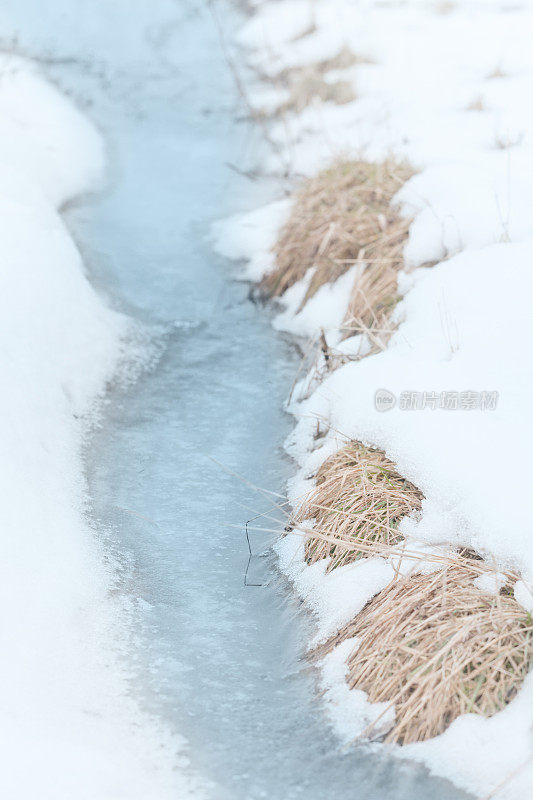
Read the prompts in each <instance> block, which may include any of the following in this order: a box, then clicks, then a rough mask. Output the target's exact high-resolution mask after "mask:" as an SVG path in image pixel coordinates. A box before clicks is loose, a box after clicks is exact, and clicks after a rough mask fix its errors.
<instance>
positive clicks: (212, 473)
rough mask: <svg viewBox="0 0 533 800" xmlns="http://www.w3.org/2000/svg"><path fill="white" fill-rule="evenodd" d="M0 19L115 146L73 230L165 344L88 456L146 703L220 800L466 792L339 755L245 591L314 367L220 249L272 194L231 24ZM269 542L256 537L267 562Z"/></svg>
mask: <svg viewBox="0 0 533 800" xmlns="http://www.w3.org/2000/svg"><path fill="white" fill-rule="evenodd" d="M214 15H215V16H214ZM2 16H3V17H4V18H5V19H7V20H8V21H9V22H8V29H9V30H10V31H16V32H18V40H17V42H16V46H17V47H18V49H20V50H22V51H26V52H28V53H30V54H32V55H34V56H39V57H40V58H41V61H42V63H43V67H44V69H45V70H46V71H47V72H48V74H50V75H51V77H52V78H53V79H54V80H56V81H57V82H58V84H59V85H60V86H61V87H62V88H63V89H65V90H67V91H68V92H69V93H70V94H72V95H73V97H74V98H75V99H76V100H77V101H78V102H79V103H80V104H81V105H82V106H84V107H85V108H86V110H87V112H88V113H90V114H91V115H92V117H93V119H94V120H95V121H96V122H97V124H98V125H100V127H101V128H102V130H103V131H104V133H105V135H106V137H107V139H108V141H109V145H110V158H111V168H110V174H111V178H110V186H109V188H108V190H107V191H105V192H104V193H102V194H101V195H100V196H98V197H96V198H90V199H88V200H86V201H85V202H84V203H83V204H81V205H78V206H77V207H76V208H75V209H74V210H71V212H70V213H69V223H70V225H71V227H72V228H73V230H74V233H75V235H76V237H77V239H78V241H79V242H80V245H81V246H82V248H83V250H84V252H85V255H86V261H87V264H88V269H89V271H90V275H91V279H92V280H93V282H94V283H95V284H96V285H97V286H98V287H99V289H100V290H101V291H102V292H103V293H105V294H106V295H107V296H108V298H109V301H110V302H111V303H112V304H113V305H114V306H115V307H117V308H120V309H122V310H124V311H127V313H129V314H130V315H132V316H133V317H136V318H138V319H139V320H140V321H142V323H143V324H145V325H147V326H148V327H149V328H150V329H151V330H153V331H154V336H157V337H159V339H160V341H161V342H162V344H163V349H162V354H161V357H160V358H159V361H158V362H157V364H156V365H155V367H154V368H153V369H152V370H151V371H149V372H146V373H144V374H143V375H142V376H141V377H140V378H139V380H138V381H137V382H136V384H135V385H134V386H132V387H130V388H129V389H128V390H124V389H122V390H121V389H119V388H115V389H114V390H113V391H112V392H111V395H110V403H109V405H108V408H107V412H106V415H105V419H104V421H103V426H102V428H101V430H100V431H98V432H97V434H96V435H95V437H94V441H93V443H92V447H91V450H90V455H89V463H88V473H89V481H90V487H91V496H92V504H93V507H94V516H95V519H96V520H97V522H98V525H99V528H100V530H101V531H102V534H103V535H104V536H105V538H106V541H107V542H108V547H109V548H110V549H111V550H112V552H113V553H114V554H115V555H117V557H118V559H119V560H120V562H121V563H122V564H123V565H124V575H123V577H122V578H121V591H123V592H124V593H127V594H128V595H129V597H131V598H132V600H133V601H134V603H135V607H136V609H137V610H136V620H137V634H138V635H137V637H136V641H135V643H134V645H133V649H134V652H133V653H132V655H131V660H132V664H133V665H134V671H135V674H136V679H135V686H134V691H135V692H136V694H137V695H138V696H139V697H140V698H141V702H142V703H143V705H144V706H145V707H146V708H148V709H150V710H151V711H154V712H155V713H157V714H158V715H160V716H161V717H162V718H163V719H164V720H165V721H166V722H167V723H168V724H169V725H170V726H171V727H172V728H173V729H175V730H176V731H178V732H180V733H182V734H184V735H185V736H186V738H187V740H188V755H189V757H190V760H191V769H192V770H194V772H196V773H197V774H199V775H200V776H203V777H205V778H207V779H209V780H210V781H212V782H213V790H212V793H211V796H212V798H213V800H256V799H258V798H270V800H291V799H292V798H300V797H301V798H306V800H324V798H332V799H333V798H335V800H343V799H346V800H352V799H353V800H356V799H357V800H367V799H368V800H407V799H408V800H427V798H428V797H430V796H431V797H432V799H433V800H452V799H453V800H458V799H459V798H461V797H464V795H463V794H461V793H460V792H458V791H457V790H456V789H454V788H453V787H452V786H450V784H448V783H446V782H444V781H441V780H437V779H433V778H430V777H429V776H428V775H427V773H426V772H425V771H424V770H423V769H421V768H420V767H418V766H416V765H411V764H401V763H399V762H397V761H396V760H393V759H391V758H390V757H388V756H387V755H386V754H382V755H379V754H376V753H373V752H371V751H369V750H368V749H365V748H363V747H360V748H353V749H350V750H346V749H342V748H341V747H340V746H339V744H338V742H337V741H336V740H335V738H334V737H333V735H332V734H331V733H330V731H329V729H328V727H327V723H326V720H325V717H324V715H323V710H322V708H321V704H320V701H319V700H318V699H317V698H316V693H315V685H314V675H313V672H312V670H310V669H309V668H306V667H305V665H304V664H303V662H302V660H301V658H300V656H301V649H302V643H303V642H304V640H305V633H306V629H307V627H308V626H309V625H310V621H309V620H308V619H307V617H306V616H305V615H304V614H303V613H302V612H301V611H300V609H299V607H298V604H297V603H296V602H295V600H294V598H292V597H291V594H290V590H289V588H288V587H287V586H286V585H285V583H284V582H283V580H281V579H280V578H279V576H276V572H275V565H274V564H273V563H272V559H271V558H270V557H269V556H268V555H267V556H266V557H264V558H261V557H260V555H256V556H255V557H254V559H253V560H252V564H251V571H250V575H249V579H250V581H251V582H253V583H259V584H266V585H263V586H260V587H258V586H249V587H245V586H244V585H243V575H244V570H245V567H246V563H247V550H246V543H245V539H244V533H243V526H244V522H245V520H246V519H248V518H250V517H252V516H253V515H254V514H256V513H259V512H264V511H267V510H268V509H269V507H270V502H269V501H268V499H267V498H265V496H264V495H261V494H260V493H258V492H257V491H255V490H254V489H253V488H252V487H251V486H250V484H252V485H254V486H259V487H262V488H263V489H268V490H272V491H274V492H279V491H282V490H283V486H284V481H285V479H286V478H287V476H288V475H289V474H290V472H291V465H290V463H288V461H287V460H286V458H285V457H284V455H283V452H282V442H283V439H284V437H285V436H286V434H287V433H288V431H289V429H290V424H291V422H290V420H289V419H288V418H287V417H286V416H284V414H283V412H282V410H281V409H282V403H283V399H284V397H285V395H286V393H287V391H288V388H289V386H290V384H291V381H292V379H293V376H294V372H295V369H296V366H297V356H296V354H295V352H294V350H293V348H292V345H291V344H290V343H289V342H287V341H286V340H284V339H283V338H280V336H279V335H277V334H275V333H274V332H273V330H272V329H271V327H270V324H269V318H268V312H266V311H265V310H261V309H258V308H256V307H255V306H254V305H253V304H252V303H251V302H250V301H249V300H248V289H247V287H246V286H245V285H243V284H241V283H237V282H235V281H234V280H232V277H231V276H232V270H233V267H232V266H231V265H229V264H227V263H224V262H223V261H221V260H220V259H219V258H217V257H216V256H215V255H214V254H213V253H212V252H211V250H210V247H209V244H208V240H207V233H208V230H209V225H210V222H211V220H212V219H214V218H217V217H221V216H224V215H226V214H228V213H231V212H233V211H235V210H236V209H238V208H241V207H246V206H247V205H248V206H249V205H251V204H253V203H257V202H258V200H259V197H258V189H257V188H256V187H254V185H253V184H252V183H250V182H249V181H248V180H247V179H245V178H243V177H242V176H240V175H239V174H238V173H237V172H236V171H235V169H233V168H232V167H231V166H230V165H234V166H240V165H243V164H244V163H245V162H246V154H247V153H249V152H250V150H253V148H254V137H257V132H254V130H253V129H252V128H251V126H250V125H249V123H247V122H246V121H245V120H243V119H242V116H243V110H244V109H243V104H242V101H241V100H240V98H239V96H238V92H237V91H236V88H235V85H234V81H233V77H232V74H231V70H230V69H229V68H228V64H227V61H226V58H225V57H224V55H223V48H222V47H221V42H220V26H222V28H223V29H224V30H225V31H227V35H229V36H230V35H231V28H232V25H233V24H234V22H235V20H234V12H231V13H230V11H229V8H228V6H226V5H222V4H214V5H212V6H208V5H206V4H205V3H202V2H195V1H194V0H189V1H184V0H180V2H170V0H158V2H148V0H145V2H141V1H140V0H129V1H128V2H126V0H124V1H123V2H120V0H114V1H113V2H111V1H110V0H91V1H90V2H89V0H87V1H86V2H85V1H84V0H48V2H47V3H46V4H43V3H42V0H4V2H3V4H2V10H1V11H0V23H2ZM215 17H216V18H217V19H218V23H217V24H215ZM4 30H6V27H5V26H4ZM7 44H8V45H9V44H10V43H9V42H8V43H7ZM260 191H261V192H264V190H263V189H260ZM247 482H248V483H247ZM267 544H268V540H267V539H266V538H263V539H261V538H258V535H257V534H254V539H253V547H254V551H255V553H257V554H260V553H261V552H265V548H266V546H267Z"/></svg>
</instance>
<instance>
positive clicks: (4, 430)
mask: <svg viewBox="0 0 533 800" xmlns="http://www.w3.org/2000/svg"><path fill="white" fill-rule="evenodd" d="M0 73H1V74H0V78H1V79H0V302H1V304H2V307H1V314H0V327H1V333H0V342H1V344H0V349H1V353H2V391H1V395H0V429H1V430H0V440H1V442H2V456H1V458H0V472H1V485H2V502H1V504H0V530H1V542H2V547H1V552H2V557H1V563H2V579H1V580H0V618H1V619H0V628H1V631H2V641H3V645H2V658H1V664H0V686H1V688H0V695H1V708H2V713H1V721H0V730H1V736H2V769H1V772H0V794H1V795H2V797H5V798H17V800H19V799H20V800H25V799H26V798H27V799H28V800H30V798H31V800H33V799H34V798H36V797H39V798H42V800H45V799H46V800H72V798H81V797H84V798H87V799H88V800H111V798H113V800H119V798H124V800H125V799H126V798H127V799H128V800H132V799H133V798H139V800H141V798H142V800H148V798H153V800H161V798H164V797H169V798H170V797H176V796H178V795H179V796H180V797H183V796H186V794H187V791H188V790H187V787H186V785H185V782H184V781H182V780H181V779H180V777H179V775H178V774H177V773H176V772H175V771H174V768H175V763H176V751H177V748H178V746H179V745H180V743H179V742H177V741H176V740H174V739H172V737H171V736H170V734H169V733H168V732H167V731H164V730H158V728H157V726H156V724H155V723H154V722H152V721H151V720H150V719H148V718H146V717H145V715H144V714H142V713H141V712H140V711H139V710H138V708H137V706H136V704H135V703H134V701H133V700H132V699H130V697H129V696H128V694H129V688H128V676H127V674H126V672H125V671H124V668H123V667H122V666H121V664H120V660H119V656H118V654H117V649H118V647H119V643H120V638H121V633H120V625H121V620H122V622H124V620H125V617H124V615H123V610H122V609H121V608H120V606H119V603H118V602H117V601H112V600H111V599H110V597H109V589H110V586H111V579H112V576H111V575H110V574H109V571H108V568H106V567H105V566H104V558H103V553H102V552H101V550H100V546H99V545H98V543H97V539H96V536H95V534H94V532H93V531H92V530H91V529H90V527H89V525H88V522H87V521H86V519H85V517H84V492H85V485H84V478H83V463H82V459H81V449H82V445H83V439H84V435H85V433H86V431H87V425H88V419H89V418H90V416H91V412H92V410H93V406H94V403H95V401H96V400H97V398H98V397H99V396H100V395H101V394H102V392H103V390H104V388H105V384H106V381H107V380H108V379H109V378H110V377H111V376H112V374H113V372H114V370H115V368H116V366H117V362H118V359H119V357H120V355H121V340H122V337H123V336H124V334H125V333H126V331H127V329H128V323H127V320H126V319H125V318H124V317H122V316H121V315H119V314H117V313H115V312H113V311H111V310H110V309H108V308H106V307H105V306H104V305H103V303H102V301H101V300H100V299H99V298H98V297H97V295H96V294H95V292H94V291H93V289H92V288H91V286H90V284H89V283H88V281H87V278H86V277H85V274H84V269H83V264H82V261H81V257H80V253H79V251H78V249H77V248H76V245H75V244H74V242H73V240H72V238H71V237H70V235H69V233H68V231H67V229H66V227H65V224H64V222H63V220H62V218H61V216H60V215H59V213H58V211H59V208H60V207H61V206H62V204H63V203H65V202H66V201H68V200H69V199H71V198H72V197H73V196H74V195H76V194H78V193H80V192H82V191H84V190H86V189H88V188H90V187H91V186H94V185H95V181H97V180H98V178H99V176H100V173H101V169H102V164H103V147H102V141H101V139H100V137H99V135H98V134H97V133H96V131H95V130H94V129H93V128H92V126H91V125H90V124H89V123H88V122H87V121H86V120H85V118H84V117H82V116H81V114H80V113H79V112H78V111H77V110H76V109H75V108H74V107H73V106H72V105H71V104H70V102H68V101H67V100H66V99H64V98H63V97H62V96H61V95H60V94H59V92H58V91H57V90H56V89H55V88H53V87H52V86H50V85H49V84H47V83H46V82H45V81H44V80H42V79H41V78H40V77H39V76H38V74H37V73H36V72H35V70H34V69H33V68H32V66H31V65H30V64H29V63H27V62H25V61H22V60H19V59H18V58H14V57H8V56H5V55H4V56H2V58H1V60H0Z"/></svg>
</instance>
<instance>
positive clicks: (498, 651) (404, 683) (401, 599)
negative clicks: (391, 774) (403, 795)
mask: <svg viewBox="0 0 533 800" xmlns="http://www.w3.org/2000/svg"><path fill="white" fill-rule="evenodd" d="M472 563H474V562H472ZM475 576H476V571H475V570H473V569H472V568H471V564H470V563H469V562H468V560H464V561H463V560H462V559H461V558H460V556H458V557H457V560H456V562H455V563H452V564H450V565H448V566H446V567H445V568H443V569H440V570H439V571H438V572H436V573H433V574H431V575H429V576H428V575H419V576H416V577H409V578H403V579H398V580H395V581H394V582H393V583H391V584H390V585H389V586H387V587H386V588H385V589H384V590H383V591H382V592H380V593H379V594H378V595H376V597H374V598H373V599H372V600H371V601H370V602H369V603H368V604H367V605H366V606H365V608H364V609H363V611H362V612H361V613H360V614H359V615H358V616H357V617H356V618H355V619H354V620H353V621H352V622H351V623H349V624H348V625H346V626H345V627H344V628H343V629H342V630H341V631H339V633H338V634H336V636H334V637H332V638H331V639H330V640H329V641H328V642H327V643H326V644H325V645H324V646H322V647H321V648H320V650H319V651H317V655H322V654H325V653H326V652H329V651H330V650H332V649H333V648H334V647H335V646H336V645H337V644H339V643H340V642H341V641H344V640H345V639H348V638H351V637H354V636H355V637H357V639H358V646H357V648H356V649H355V650H354V651H353V652H352V654H351V655H350V657H349V659H348V675H347V681H348V684H349V686H350V688H351V689H353V688H357V689H362V690H364V691H365V692H367V693H368V698H369V700H370V701H371V702H386V703H388V704H389V705H388V707H390V706H394V709H395V722H394V725H393V727H392V728H391V730H390V731H389V733H388V735H387V741H390V742H398V743H400V744H407V743H409V742H417V741H424V740H425V739H429V738H431V737H433V736H437V735H438V734H440V733H442V732H443V731H444V730H445V729H446V728H447V727H448V725H450V723H451V722H452V721H453V720H454V719H456V717H458V716H459V715H460V714H465V713H474V714H481V715H483V716H486V717H489V716H491V715H492V714H494V713H496V712H497V711H499V710H501V709H502V708H503V707H504V706H505V705H506V704H507V703H509V701H510V700H512V698H513V697H514V696H515V694H516V692H517V690H518V688H519V687H520V685H521V683H522V681H523V680H524V678H525V676H526V674H527V672H528V670H529V667H530V665H531V662H532V656H533V650H532V642H531V635H532V631H533V625H532V622H531V618H530V616H529V615H528V614H526V612H525V611H524V609H523V608H522V607H521V606H520V605H519V604H518V603H517V602H516V601H515V600H514V598H513V597H511V596H510V587H504V589H503V590H502V591H501V593H500V594H498V595H491V594H488V593H486V592H483V591H481V590H480V589H478V588H477V587H476V586H474V584H473V578H474V577H475ZM374 725H375V723H374ZM371 727H372V726H371ZM367 733H368V734H369V735H371V734H372V730H371V729H369V730H368V731H367Z"/></svg>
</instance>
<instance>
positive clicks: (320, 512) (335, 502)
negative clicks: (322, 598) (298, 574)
mask: <svg viewBox="0 0 533 800" xmlns="http://www.w3.org/2000/svg"><path fill="white" fill-rule="evenodd" d="M421 502H422V493H421V492H420V491H419V490H418V489H417V488H416V487H415V486H413V484H412V483H410V482H409V481H407V480H405V478H402V476H401V475H400V474H399V473H398V472H397V470H396V467H395V466H394V464H393V463H392V462H391V461H389V459H388V458H387V457H386V456H385V454H384V453H383V451H381V450H377V449H374V448H370V447H365V446H364V445H363V444H361V443H360V442H353V441H352V442H349V443H348V444H346V445H345V446H344V447H342V448H341V449H340V450H339V451H338V452H337V453H335V455H333V456H331V457H330V458H328V459H327V460H326V461H325V462H324V463H323V464H322V466H321V467H320V469H319V470H318V472H317V475H316V487H315V489H314V490H313V492H311V494H310V495H309V496H308V497H307V498H306V499H305V500H304V502H303V503H302V505H301V506H300V508H299V509H298V510H297V512H296V514H295V515H294V518H293V519H292V520H291V524H292V525H294V526H298V525H299V524H300V523H302V522H303V521H304V520H307V519H314V520H315V525H314V527H313V530H312V531H311V533H310V534H309V535H308V536H307V538H306V543H305V558H306V561H307V563H308V564H313V563H314V562H315V561H318V560H319V559H321V558H328V557H330V558H331V561H330V563H329V564H328V570H331V569H334V568H335V567H339V566H342V565H344V564H349V563H351V562H353V561H356V560H358V559H359V558H361V557H363V556H365V555H367V554H368V547H369V546H370V547H374V548H376V550H377V549H378V548H381V549H384V548H390V547H392V546H394V545H396V544H398V543H399V542H400V541H402V539H403V537H402V535H401V534H400V533H399V531H398V525H399V523H400V520H401V519H402V518H403V517H405V516H406V515H407V514H411V513H412V512H413V511H418V510H419V509H420V507H421Z"/></svg>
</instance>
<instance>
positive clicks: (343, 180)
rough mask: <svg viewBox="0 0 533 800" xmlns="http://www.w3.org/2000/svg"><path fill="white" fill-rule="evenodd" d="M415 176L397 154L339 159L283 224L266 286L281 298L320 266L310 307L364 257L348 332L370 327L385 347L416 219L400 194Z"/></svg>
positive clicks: (306, 189)
mask: <svg viewBox="0 0 533 800" xmlns="http://www.w3.org/2000/svg"><path fill="white" fill-rule="evenodd" d="M412 175H413V169H412V168H411V167H410V166H409V165H408V164H406V163H403V162H398V161H395V160H393V159H389V160H387V161H385V162H382V163H377V164H376V163H371V162H367V161H346V160H339V161H338V162H336V163H335V164H334V165H333V166H332V167H330V168H329V169H326V170H324V171H323V172H321V173H319V174H318V175H317V176H316V177H314V178H311V179H309V180H307V181H306V182H305V183H304V185H303V186H302V188H301V189H300V191H299V192H298V193H297V194H296V197H295V202H294V205H293V210H292V213H291V215H290V218H289V220H288V222H287V224H286V225H285V226H284V228H283V229H282V231H281V234H280V237H279V239H278V242H277V244H276V247H275V257H276V266H275V268H274V270H273V271H272V272H270V273H269V274H268V275H266V276H265V278H264V279H263V281H262V284H261V290H262V292H263V293H264V294H265V295H267V296H274V297H277V296H279V295H281V294H283V293H284V292H285V291H286V290H287V289H288V288H289V287H290V286H292V285H293V284H294V283H296V281H298V280H301V279H302V278H303V277H304V276H305V274H306V273H307V271H308V270H309V269H310V268H311V267H314V268H315V271H314V274H313V276H312V279H311V281H310V284H309V287H308V290H307V292H306V295H305V297H304V299H303V301H302V306H303V305H304V304H305V303H306V302H307V301H308V300H309V299H310V298H311V297H312V296H313V295H314V294H315V292H316V291H317V290H318V289H319V288H320V287H321V286H322V285H323V284H325V283H329V282H331V281H335V280H336V279H337V278H339V277H340V275H342V274H343V273H345V272H346V271H347V270H349V269H350V268H351V267H353V266H354V265H356V264H357V265H359V272H358V275H357V277H356V280H355V284H354V289H353V294H352V298H351V302H350V307H349V311H348V314H347V317H346V320H345V324H344V330H345V335H352V334H354V333H358V332H362V331H364V332H366V333H367V334H368V335H369V338H370V341H371V342H372V343H373V344H374V345H375V347H376V348H379V349H381V348H382V347H384V346H385V344H386V341H387V339H388V336H389V335H390V333H391V325H390V321H389V319H390V314H391V312H392V310H393V309H394V307H395V305H396V303H397V301H398V299H399V298H398V292H397V273H398V271H399V270H400V269H401V268H402V267H403V248H404V245H405V242H406V240H407V236H408V232H409V225H410V220H406V219H404V218H403V217H401V216H400V213H399V211H398V209H397V208H396V207H395V206H394V205H393V204H392V199H393V197H394V195H395V194H396V192H397V191H398V190H399V189H400V188H401V186H402V185H403V184H404V183H405V181H407V180H408V179H409V178H410V177H411V176H412Z"/></svg>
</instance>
